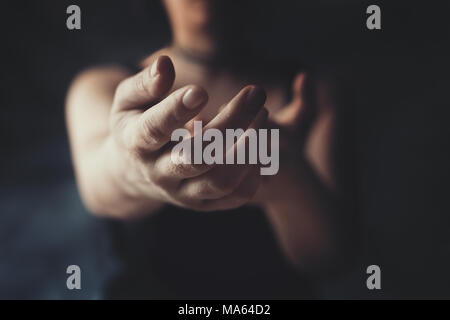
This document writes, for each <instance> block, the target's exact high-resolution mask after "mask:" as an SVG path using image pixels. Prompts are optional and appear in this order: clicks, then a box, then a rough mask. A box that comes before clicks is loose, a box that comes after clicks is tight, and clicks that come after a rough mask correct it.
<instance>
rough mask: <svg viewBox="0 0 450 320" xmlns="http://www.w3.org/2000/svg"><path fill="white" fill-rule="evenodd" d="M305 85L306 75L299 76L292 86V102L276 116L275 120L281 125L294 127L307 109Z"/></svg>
mask: <svg viewBox="0 0 450 320" xmlns="http://www.w3.org/2000/svg"><path fill="white" fill-rule="evenodd" d="M305 83H306V74H305V73H300V74H298V75H297V76H296V78H295V80H294V82H293V85H292V100H291V102H290V103H289V104H288V105H287V106H286V107H285V108H283V109H281V110H280V111H279V112H278V113H276V114H275V115H274V120H275V122H277V123H278V124H279V125H281V126H285V127H294V126H296V125H297V123H298V121H299V119H300V117H301V114H302V112H303V111H304V109H305V99H304V95H305V92H304V91H305Z"/></svg>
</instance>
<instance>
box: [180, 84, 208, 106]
mask: <svg viewBox="0 0 450 320" xmlns="http://www.w3.org/2000/svg"><path fill="white" fill-rule="evenodd" d="M206 99H207V97H206V95H205V93H204V92H203V90H200V89H196V88H190V89H189V90H188V91H186V93H185V94H184V96H183V104H184V106H185V107H186V108H188V109H190V110H193V109H196V108H198V107H200V105H202V104H203V103H205V102H206Z"/></svg>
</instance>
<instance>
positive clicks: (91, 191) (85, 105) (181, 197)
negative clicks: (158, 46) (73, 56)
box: [67, 56, 267, 219]
mask: <svg viewBox="0 0 450 320" xmlns="http://www.w3.org/2000/svg"><path fill="white" fill-rule="evenodd" d="M174 77H175V72H174V69H173V64H172V62H171V60H170V59H169V58H168V57H165V56H161V57H159V58H158V59H156V61H155V62H154V64H153V65H152V67H151V68H147V69H145V70H143V71H142V72H140V73H139V74H137V75H129V74H127V73H126V72H125V71H123V70H120V69H98V70H92V71H88V72H85V73H83V74H81V75H80V76H79V77H78V78H77V79H76V80H75V81H74V83H73V85H72V87H71V89H70V91H69V95H68V98H67V123H68V130H69V136H70V141H71V146H72V153H73V160H74V165H75V171H76V176H77V180H78V186H79V189H80V193H81V195H82V197H83V200H84V202H85V204H86V206H87V207H88V208H89V209H90V210H91V211H92V212H93V213H97V214H99V215H104V216H108V217H115V218H123V219H126V218H134V217H139V216H141V215H143V214H149V213H152V212H155V210H157V209H158V208H159V207H160V206H162V205H163V204H164V203H170V204H174V205H177V206H182V207H186V208H190V209H194V210H200V211H214V210H221V209H223V210H225V209H232V208H236V207H239V206H242V205H243V204H245V203H246V202H248V201H249V200H250V198H251V197H252V196H253V195H254V193H255V192H256V190H257V188H258V186H259V170H255V168H252V167H250V166H238V165H236V166H217V167H216V166H214V165H192V164H176V163H173V162H172V161H171V153H170V151H171V148H170V140H171V139H170V138H171V134H172V132H173V131H174V130H175V129H178V128H182V127H184V126H185V125H186V124H187V123H188V122H189V121H190V120H191V119H193V118H194V117H195V116H196V115H198V114H199V113H200V111H201V110H202V109H203V108H204V107H205V105H206V102H207V100H208V96H207V93H206V92H205V91H204V90H203V89H202V88H201V87H198V86H194V85H190V86H186V87H183V88H181V89H178V90H176V91H174V92H172V93H170V88H171V87H172V84H173V81H174ZM169 93H170V94H169ZM264 101H265V94H264V92H263V90H261V89H259V88H258V87H254V86H248V87H246V88H244V89H243V90H241V92H239V94H237V95H236V96H235V97H234V98H233V99H232V100H231V101H230V102H229V103H228V104H227V105H226V107H225V108H224V109H223V110H222V111H221V112H220V113H219V114H218V115H217V116H216V117H215V118H214V119H213V120H211V121H210V122H209V123H208V124H207V127H209V128H217V129H219V130H221V131H222V132H224V131H225V130H226V128H247V127H249V126H253V127H258V126H261V125H262V124H263V123H264V122H265V118H266V116H267V112H266V111H265V109H264V108H263V105H264ZM234 148H236V146H234Z"/></svg>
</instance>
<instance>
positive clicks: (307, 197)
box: [263, 163, 338, 269]
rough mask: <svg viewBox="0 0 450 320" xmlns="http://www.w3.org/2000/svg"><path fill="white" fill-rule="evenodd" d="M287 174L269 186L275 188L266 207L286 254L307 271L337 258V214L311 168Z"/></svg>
mask: <svg viewBox="0 0 450 320" xmlns="http://www.w3.org/2000/svg"><path fill="white" fill-rule="evenodd" d="M288 171H289V172H284V173H280V175H283V176H280V177H276V176H275V177H273V179H275V180H278V181H272V182H269V183H272V184H273V186H274V187H273V188H270V195H267V196H266V197H265V201H264V203H263V206H264V208H265V211H266V213H267V216H268V218H269V220H270V221H271V223H272V226H273V228H274V231H275V232H276V235H277V238H278V240H279V242H280V245H281V247H282V249H283V250H284V252H285V254H286V255H287V257H288V258H289V260H290V261H292V262H293V264H295V265H296V266H297V267H299V268H301V269H304V268H308V267H310V266H315V265H318V264H320V263H321V262H323V261H324V260H327V259H329V258H330V257H331V256H333V255H334V254H335V252H336V230H335V223H334V219H335V218H336V212H337V211H338V210H337V207H336V206H337V205H336V203H335V201H334V199H333V197H332V194H331V192H330V191H329V190H327V188H326V187H325V186H324V184H323V183H322V182H321V181H320V179H319V178H318V177H317V176H316V174H315V172H314V171H313V170H312V169H311V168H310V166H309V165H307V164H306V163H304V164H302V165H299V166H298V167H297V168H295V169H292V170H288ZM277 182H278V183H277ZM275 185H276V187H275Z"/></svg>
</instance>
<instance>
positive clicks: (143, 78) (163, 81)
mask: <svg viewBox="0 0 450 320" xmlns="http://www.w3.org/2000/svg"><path fill="white" fill-rule="evenodd" d="M174 79H175V70H174V67H173V64H172V61H171V60H170V58H169V57H167V56H160V57H158V59H156V61H155V62H154V63H153V65H152V66H151V67H149V68H146V69H144V70H143V71H141V72H140V73H138V74H136V75H134V76H132V77H130V78H127V79H125V80H124V81H122V82H121V83H120V84H119V86H118V87H117V90H116V95H115V97H114V104H113V110H114V111H127V110H132V109H143V108H146V107H148V106H149V105H152V104H153V103H155V102H157V101H159V100H160V99H161V98H163V97H164V96H165V95H166V94H167V92H168V91H169V89H170V88H171V87H172V85H173V81H174Z"/></svg>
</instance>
